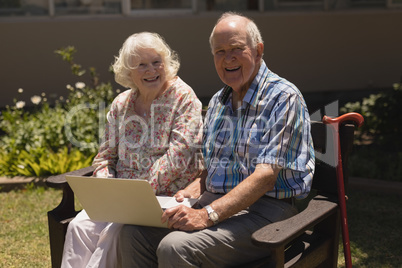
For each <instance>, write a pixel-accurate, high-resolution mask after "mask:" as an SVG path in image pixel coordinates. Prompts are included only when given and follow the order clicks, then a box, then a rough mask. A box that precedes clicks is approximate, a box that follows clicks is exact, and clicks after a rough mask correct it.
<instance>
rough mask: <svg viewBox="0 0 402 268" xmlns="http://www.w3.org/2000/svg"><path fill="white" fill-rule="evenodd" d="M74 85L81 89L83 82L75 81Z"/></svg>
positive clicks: (83, 85)
mask: <svg viewBox="0 0 402 268" xmlns="http://www.w3.org/2000/svg"><path fill="white" fill-rule="evenodd" d="M75 87H76V88H78V89H83V88H84V87H85V83H84V82H77V83H75Z"/></svg>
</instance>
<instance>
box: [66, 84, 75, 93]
mask: <svg viewBox="0 0 402 268" xmlns="http://www.w3.org/2000/svg"><path fill="white" fill-rule="evenodd" d="M66 88H67V89H69V90H71V91H73V90H74V88H73V87H72V86H71V85H70V84H68V85H67V86H66Z"/></svg>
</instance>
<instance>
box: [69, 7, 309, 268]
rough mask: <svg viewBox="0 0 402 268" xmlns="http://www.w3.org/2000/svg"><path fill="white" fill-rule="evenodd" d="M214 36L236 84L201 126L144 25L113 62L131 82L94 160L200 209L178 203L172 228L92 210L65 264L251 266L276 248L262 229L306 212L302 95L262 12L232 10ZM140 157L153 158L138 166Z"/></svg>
mask: <svg viewBox="0 0 402 268" xmlns="http://www.w3.org/2000/svg"><path fill="white" fill-rule="evenodd" d="M209 42H210V46H211V51H212V54H213V58H214V63H215V68H216V71H217V73H218V75H219V77H220V79H221V80H222V82H223V83H224V84H225V86H224V87H223V88H222V89H221V90H219V91H218V92H217V93H216V94H215V95H214V96H213V97H212V99H211V100H210V103H209V106H208V111H207V114H206V115H205V118H204V123H202V118H201V103H200V101H199V100H198V99H197V97H196V95H195V93H194V92H193V90H192V89H191V87H190V86H188V85H187V84H186V83H185V82H183V81H182V80H181V79H180V78H179V77H178V76H177V71H178V69H179V61H178V57H177V55H176V54H175V52H174V51H173V50H171V49H170V47H169V46H168V45H167V44H166V43H165V42H164V40H163V39H162V38H161V37H160V36H159V35H157V34H154V33H147V32H143V33H138V34H134V35H132V36H130V37H129V38H128V39H127V40H126V41H125V43H124V44H123V47H122V48H121V50H120V53H119V56H118V57H116V61H115V63H114V65H113V67H114V72H115V78H116V81H117V82H118V83H120V84H121V85H122V86H125V87H127V88H130V89H129V90H127V91H125V92H123V93H121V94H120V95H118V96H117V97H116V99H115V100H114V101H113V103H112V106H111V108H110V112H109V113H108V116H107V119H108V124H107V127H106V130H105V137H104V140H103V142H102V143H101V145H100V148H99V153H98V155H97V156H96V157H95V159H94V163H93V165H94V166H95V168H96V169H95V172H94V176H97V177H121V178H133V179H144V180H148V181H149V183H150V185H151V186H152V188H153V189H154V192H155V194H157V195H174V196H175V197H176V199H177V200H178V201H182V200H183V198H187V197H191V198H198V203H197V205H198V206H197V207H194V208H188V207H185V206H181V205H180V206H177V207H173V208H170V209H167V210H166V211H165V212H164V213H163V215H162V219H161V221H162V222H168V226H169V228H168V229H165V228H154V227H145V226H135V225H122V224H117V223H102V222H93V221H91V220H90V219H89V218H88V216H87V215H86V213H85V211H82V212H80V213H79V214H78V215H77V217H76V218H75V219H74V220H73V221H72V222H71V223H70V225H69V227H68V231H67V235H66V242H65V246H64V253H63V263H62V267H141V268H143V267H229V266H235V265H242V264H244V263H247V262H250V261H253V260H257V259H260V258H264V257H267V255H268V254H269V253H268V251H267V250H266V249H263V248H259V247H256V246H254V245H253V244H252V242H251V239H250V237H251V234H252V233H253V232H254V231H256V230H258V229H259V228H261V227H263V226H265V225H267V224H269V223H272V222H276V221H280V220H283V219H286V218H288V217H291V216H293V215H294V214H295V213H297V211H296V209H295V208H294V207H293V206H292V202H289V201H290V200H291V199H292V198H304V197H306V196H307V195H308V193H309V191H310V188H311V183H312V177H313V173H314V162H315V158H314V150H313V143H312V138H311V134H310V118H309V114H308V110H307V107H306V104H305V101H304V99H303V97H302V95H301V93H300V92H299V90H298V89H297V88H296V87H295V86H294V85H293V84H292V83H290V82H288V81H287V80H286V79H284V78H281V77H280V76H278V75H276V74H275V73H273V72H272V71H270V70H269V69H268V67H267V65H266V63H265V62H264V60H263V53H264V43H263V40H262V37H261V34H260V31H259V29H258V28H257V26H256V24H255V23H254V22H253V21H252V20H251V19H249V18H247V17H244V16H242V15H240V14H236V13H231V12H228V13H225V14H223V15H222V16H221V17H220V18H219V19H218V21H217V23H216V25H215V27H214V28H213V30H212V33H211V36H210V39H209ZM151 128H152V129H153V132H152V133H148V132H147V131H145V130H144V129H151ZM145 132H147V133H148V134H145ZM155 141H157V142H156V143H155ZM133 144H134V145H138V144H141V146H133ZM197 145H201V146H197ZM200 148H201V151H202V157H200V156H199V155H197V154H199V153H200V152H199V150H200ZM133 155H135V156H137V157H139V158H142V159H153V161H152V163H151V165H138V164H135V163H140V162H141V161H139V159H132V158H133V157H132V156H133ZM181 160H182V161H183V162H185V163H186V165H177V163H179V162H182V161H181ZM95 190H96V189H95Z"/></svg>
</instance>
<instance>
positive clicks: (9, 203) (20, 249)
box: [0, 187, 61, 267]
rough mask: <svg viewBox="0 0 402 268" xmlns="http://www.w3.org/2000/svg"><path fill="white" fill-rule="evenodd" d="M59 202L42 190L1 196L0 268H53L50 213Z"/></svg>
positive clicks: (50, 191)
mask: <svg viewBox="0 0 402 268" xmlns="http://www.w3.org/2000/svg"><path fill="white" fill-rule="evenodd" d="M60 200H61V191H56V190H53V189H46V190H45V188H43V187H40V188H35V187H28V189H26V190H18V191H11V192H8V193H4V192H0V203H1V212H0V267H50V248H49V236H48V227H47V211H49V210H51V209H53V208H54V207H55V206H56V205H57V204H58V203H59V202H60Z"/></svg>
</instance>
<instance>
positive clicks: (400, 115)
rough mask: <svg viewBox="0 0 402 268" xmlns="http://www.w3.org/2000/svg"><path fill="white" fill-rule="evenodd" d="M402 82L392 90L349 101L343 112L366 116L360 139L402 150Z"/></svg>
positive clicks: (387, 147) (394, 149) (360, 131)
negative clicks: (352, 101)
mask: <svg viewBox="0 0 402 268" xmlns="http://www.w3.org/2000/svg"><path fill="white" fill-rule="evenodd" d="M401 103H402V83H397V84H394V87H393V89H392V90H390V91H383V92H381V93H379V94H372V95H370V96H369V97H368V98H363V100H362V101H361V102H354V103H347V104H346V105H345V106H344V107H342V108H341V113H346V112H358V113H360V114H361V115H363V117H364V120H365V122H364V125H363V126H362V127H361V129H359V134H358V138H359V140H360V141H362V142H364V141H367V140H369V141H372V143H373V144H376V145H379V146H383V147H384V148H386V149H388V150H389V149H391V150H392V151H401V150H402V140H401V136H402V105H401Z"/></svg>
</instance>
